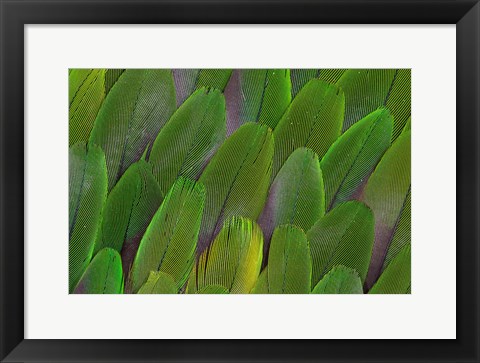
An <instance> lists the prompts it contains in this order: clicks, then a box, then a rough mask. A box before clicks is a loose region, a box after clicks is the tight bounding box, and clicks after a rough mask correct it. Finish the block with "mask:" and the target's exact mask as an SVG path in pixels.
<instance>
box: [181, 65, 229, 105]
mask: <svg viewBox="0 0 480 363" xmlns="http://www.w3.org/2000/svg"><path fill="white" fill-rule="evenodd" d="M172 73H173V78H174V80H175V91H176V93H177V106H180V105H181V104H182V103H183V102H184V101H185V100H186V99H187V98H188V97H189V96H190V95H191V94H192V93H193V92H194V91H195V90H197V89H200V88H203V87H206V88H216V89H218V90H220V91H223V90H224V89H225V86H226V85H227V83H228V80H229V79H230V75H231V74H232V70H231V69H173V70H172Z"/></svg>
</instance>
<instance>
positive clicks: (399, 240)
mask: <svg viewBox="0 0 480 363" xmlns="http://www.w3.org/2000/svg"><path fill="white" fill-rule="evenodd" d="M411 241H412V220H411V190H409V191H408V193H407V198H406V199H405V203H404V205H403V208H402V212H401V213H400V218H399V219H398V223H397V225H396V226H395V232H394V233H393V236H392V241H391V242H390V245H389V246H388V250H387V255H386V256H385V261H384V262H383V267H382V270H384V269H385V268H386V267H387V266H388V264H389V263H390V261H392V260H393V259H394V258H395V256H397V255H398V253H399V252H400V250H401V249H402V248H403V247H404V246H405V245H407V244H411Z"/></svg>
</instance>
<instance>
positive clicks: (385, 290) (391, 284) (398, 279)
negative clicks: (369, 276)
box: [369, 243, 412, 294]
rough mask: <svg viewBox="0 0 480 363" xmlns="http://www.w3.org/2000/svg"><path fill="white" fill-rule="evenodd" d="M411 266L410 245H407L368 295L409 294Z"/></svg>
mask: <svg viewBox="0 0 480 363" xmlns="http://www.w3.org/2000/svg"><path fill="white" fill-rule="evenodd" d="M411 264H412V259H411V245H410V244H409V243H407V244H406V245H405V246H404V247H403V248H402V249H401V250H400V251H399V253H398V254H397V255H396V256H395V258H393V259H392V261H391V262H390V263H389V264H388V266H387V268H386V269H385V270H384V271H383V273H382V274H381V275H380V277H379V278H378V281H377V282H376V283H375V285H373V287H372V288H371V289H370V291H369V294H409V293H410V291H411Z"/></svg>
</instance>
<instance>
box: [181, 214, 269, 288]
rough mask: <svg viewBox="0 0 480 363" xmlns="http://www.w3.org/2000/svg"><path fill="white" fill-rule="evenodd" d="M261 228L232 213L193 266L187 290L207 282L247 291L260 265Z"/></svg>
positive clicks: (251, 285) (261, 248) (261, 249)
mask: <svg viewBox="0 0 480 363" xmlns="http://www.w3.org/2000/svg"><path fill="white" fill-rule="evenodd" d="M262 251H263V237H262V230H261V229H260V227H259V226H258V225H257V224H256V223H255V222H253V221H251V220H250V219H247V218H242V217H233V218H231V219H229V220H228V221H227V222H225V224H224V226H223V228H222V229H221V231H220V233H219V234H218V236H217V237H216V238H215V240H214V241H213V243H212V244H211V245H210V246H209V247H208V249H207V250H205V251H204V252H203V253H202V254H201V255H200V258H199V260H198V263H197V264H196V266H195V268H194V269H193V271H192V273H191V275H190V278H189V281H188V286H187V293H195V292H196V291H199V290H202V289H204V288H206V287H207V286H209V285H218V286H222V287H224V288H225V289H227V290H228V291H230V293H233V294H247V293H249V292H250V290H251V289H252V288H253V286H254V285H255V282H256V281H257V278H258V275H259V273H260V268H261V266H262Z"/></svg>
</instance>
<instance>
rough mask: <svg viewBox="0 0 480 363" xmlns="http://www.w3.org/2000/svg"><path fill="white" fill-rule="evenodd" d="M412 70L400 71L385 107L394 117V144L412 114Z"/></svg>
mask: <svg viewBox="0 0 480 363" xmlns="http://www.w3.org/2000/svg"><path fill="white" fill-rule="evenodd" d="M411 99H412V87H411V70H410V69H399V70H398V72H397V74H396V77H395V80H394V83H393V85H392V89H391V91H390V94H389V95H388V99H387V102H386V103H385V106H387V108H388V109H389V110H390V112H391V113H392V115H393V121H394V123H393V133H392V142H393V141H395V139H396V138H397V137H398V136H400V133H401V132H402V130H403V129H404V127H405V125H406V123H407V122H408V120H409V119H410V114H411Z"/></svg>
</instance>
